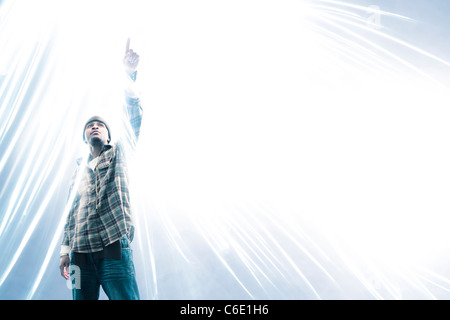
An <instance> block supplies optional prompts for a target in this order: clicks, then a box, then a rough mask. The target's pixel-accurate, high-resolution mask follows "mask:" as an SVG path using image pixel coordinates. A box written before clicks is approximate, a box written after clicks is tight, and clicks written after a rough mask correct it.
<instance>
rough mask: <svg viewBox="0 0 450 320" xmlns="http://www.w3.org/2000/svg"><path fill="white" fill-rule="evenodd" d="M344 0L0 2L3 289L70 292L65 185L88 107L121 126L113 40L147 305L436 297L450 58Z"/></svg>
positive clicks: (81, 151)
mask: <svg viewBox="0 0 450 320" xmlns="http://www.w3.org/2000/svg"><path fill="white" fill-rule="evenodd" d="M357 2H358V1H354V2H352V3H350V2H344V1H332V0H310V1H308V0H284V1H277V2H275V1H271V0H263V1H253V0H244V1H242V0H228V1H226V2H213V1H207V0H195V1H189V2H183V1H177V0H173V1H165V2H159V3H149V2H147V1H138V0H132V1H129V0H128V1H126V2H125V1H103V0H102V1H100V0H98V1H95V2H92V1H90V2H88V1H77V2H72V1H68V0H67V1H66V0H64V1H61V0H58V1H56V0H46V1H39V2H38V1H26V0H19V1H11V0H10V1H1V2H0V55H1V59H0V150H1V152H0V179H1V181H2V184H1V185H0V197H1V204H0V246H1V247H2V250H3V251H2V255H1V256H0V298H2V299H70V298H71V292H70V290H68V289H67V287H66V285H65V283H64V280H63V279H62V278H61V276H60V275H59V270H58V268H57V266H58V263H59V262H58V250H59V242H60V239H61V236H62V227H63V225H64V222H65V215H66V214H67V212H68V208H69V205H70V201H71V198H73V194H72V195H69V194H68V187H69V182H70V179H71V176H72V173H73V170H74V168H75V166H76V163H75V159H76V158H77V157H80V156H82V157H86V155H87V150H86V148H85V146H84V145H83V143H82V141H81V130H82V124H83V123H84V121H85V120H86V119H87V118H88V117H89V116H91V115H92V114H102V115H105V117H107V119H108V120H110V122H111V123H112V128H113V131H112V132H113V140H116V139H119V136H121V134H122V137H124V136H125V133H126V131H127V129H126V128H122V118H121V99H122V93H123V82H122V78H121V76H122V70H121V69H122V66H121V59H122V55H123V50H124V44H125V40H126V38H127V37H131V46H132V47H133V48H135V49H136V51H137V52H138V53H139V54H140V56H141V64H140V68H139V73H138V82H137V85H138V86H139V91H140V93H141V98H142V102H143V108H144V122H143V127H142V133H141V137H140V139H139V142H138V144H137V147H136V150H133V152H132V153H130V154H131V155H132V157H130V176H131V181H132V186H131V188H132V200H133V206H134V208H133V209H134V214H135V222H136V226H137V231H136V238H135V242H133V246H134V250H135V264H136V274H137V277H138V282H139V287H140V291H141V296H142V298H144V299H303V298H305V299H330V298H331V299H352V298H358V299H408V298H412V299H417V298H424V299H441V298H448V297H449V292H450V280H449V279H450V278H449V274H448V271H447V270H446V268H445V267H444V266H445V265H447V263H448V260H449V257H448V255H447V254H446V252H447V251H448V248H449V247H450V242H449V241H448V239H447V230H445V229H446V228H445V226H446V225H448V217H447V216H448V209H449V208H448V204H447V203H446V201H445V199H447V195H448V192H449V191H450V190H449V187H448V181H449V179H450V169H449V168H448V163H450V162H449V161H448V160H450V154H449V152H448V151H446V149H448V148H445V147H443V146H445V145H447V144H448V141H447V140H448V139H447V137H448V136H449V133H450V132H449V130H448V129H447V127H448V125H447V123H448V121H447V120H448V116H449V112H448V107H447V106H448V102H449V101H450V99H449V98H450V97H449V95H448V92H447V89H448V88H447V85H448V83H446V81H448V77H445V76H444V78H445V79H444V80H445V81H441V80H442V78H441V79H439V81H438V80H437V78H435V75H436V74H439V75H442V73H444V74H445V73H446V72H447V71H448V70H447V68H449V67H450V63H449V61H448V59H447V58H445V57H439V56H438V55H436V54H434V53H433V51H432V50H429V48H426V47H421V46H420V45H419V44H420V43H421V41H420V39H418V40H417V42H416V43H415V44H410V43H408V42H406V41H404V40H403V39H402V38H401V37H400V36H399V35H398V33H397V36H394V35H393V34H394V32H392V31H395V28H393V27H392V26H391V27H389V28H387V27H386V26H385V25H384V22H385V21H388V22H391V23H397V24H398V25H400V24H405V25H406V24H413V23H416V22H417V21H418V17H408V16H406V15H404V14H402V12H389V11H388V10H384V9H383V8H380V9H379V10H378V9H376V8H374V7H366V6H364V5H362V4H359V3H357ZM87 7H89V10H86V8H87ZM374 14H375V15H379V17H380V21H381V25H379V26H378V25H374V24H373V23H371V21H369V20H370V19H369V18H370V16H371V15H374ZM25 21H26V23H25ZM418 43H419V44H418ZM416 58H417V59H420V60H421V61H426V63H423V62H422V63H421V64H419V63H416V60H415V59H416ZM424 65H426V66H427V67H426V68H423V66H424ZM442 70H444V71H442ZM130 151H131V150H130ZM68 198H69V202H67V201H66V200H67V199H68ZM24 275H25V276H24Z"/></svg>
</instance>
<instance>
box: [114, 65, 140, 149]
mask: <svg viewBox="0 0 450 320" xmlns="http://www.w3.org/2000/svg"><path fill="white" fill-rule="evenodd" d="M136 77H137V71H135V72H133V73H132V74H129V75H128V76H127V82H126V83H127V85H126V88H125V103H124V117H123V120H124V123H123V127H124V131H125V132H124V134H123V136H122V137H121V138H120V140H119V144H121V145H128V146H130V147H131V149H132V150H134V148H135V147H136V143H137V141H138V140H139V135H140V131H141V124H142V115H143V110H142V105H141V99H140V98H139V94H138V92H137V90H136V86H135V81H136Z"/></svg>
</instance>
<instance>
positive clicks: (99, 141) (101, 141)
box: [89, 136, 106, 146]
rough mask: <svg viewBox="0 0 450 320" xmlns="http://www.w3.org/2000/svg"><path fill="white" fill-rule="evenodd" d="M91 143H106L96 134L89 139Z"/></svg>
mask: <svg viewBox="0 0 450 320" xmlns="http://www.w3.org/2000/svg"><path fill="white" fill-rule="evenodd" d="M89 144H91V145H93V146H94V145H104V144H106V143H105V141H103V140H102V139H100V138H99V137H96V136H94V137H91V139H90V140H89Z"/></svg>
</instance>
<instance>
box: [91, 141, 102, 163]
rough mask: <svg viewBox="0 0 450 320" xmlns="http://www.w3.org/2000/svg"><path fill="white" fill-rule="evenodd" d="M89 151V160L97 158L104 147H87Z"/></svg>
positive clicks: (99, 145)
mask: <svg viewBox="0 0 450 320" xmlns="http://www.w3.org/2000/svg"><path fill="white" fill-rule="evenodd" d="M89 147H90V149H91V159H95V158H97V157H98V156H99V155H100V153H101V152H102V150H103V148H104V145H103V144H95V145H90V146H89Z"/></svg>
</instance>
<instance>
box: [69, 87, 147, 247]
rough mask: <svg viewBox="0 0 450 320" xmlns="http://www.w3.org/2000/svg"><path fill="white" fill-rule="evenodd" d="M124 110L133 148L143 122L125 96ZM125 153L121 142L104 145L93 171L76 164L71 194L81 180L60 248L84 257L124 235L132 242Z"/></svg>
mask: <svg viewBox="0 0 450 320" xmlns="http://www.w3.org/2000/svg"><path fill="white" fill-rule="evenodd" d="M132 79H133V78H132ZM133 80H134V79H133ZM124 108H125V109H126V113H127V120H128V123H129V125H131V129H132V133H131V136H134V137H133V138H134V139H133V141H131V143H132V145H133V142H136V141H137V139H138V137H139V130H140V126H141V120H142V108H141V105H140V101H139V98H135V97H130V96H127V99H126V105H125V106H124ZM125 149H126V145H125V143H124V142H123V141H120V142H118V143H116V144H115V145H106V146H105V147H104V149H103V151H102V153H101V154H100V155H99V158H98V162H97V165H96V167H95V169H94V170H92V169H91V168H90V167H89V166H88V165H87V163H81V161H78V167H77V169H76V170H75V174H74V178H73V179H72V185H71V188H70V192H72V189H73V188H74V183H75V181H76V177H77V176H78V174H81V175H82V176H81V177H80V178H81V180H80V182H79V185H78V192H77V193H76V194H75V197H74V201H73V203H72V205H71V209H70V211H69V214H68V217H67V221H66V224H65V227H64V237H63V241H62V243H61V245H62V246H66V247H70V248H71V250H72V251H73V252H79V253H87V252H97V251H101V250H103V249H104V247H105V246H107V245H109V244H111V243H113V242H115V241H117V240H119V239H120V238H122V237H123V236H124V235H128V237H129V239H130V241H131V240H133V235H134V225H133V220H132V216H131V207H130V195H129V188H128V173H127V167H126V161H125V160H126V158H125V154H126V152H125ZM89 160H91V158H90V157H89Z"/></svg>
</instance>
